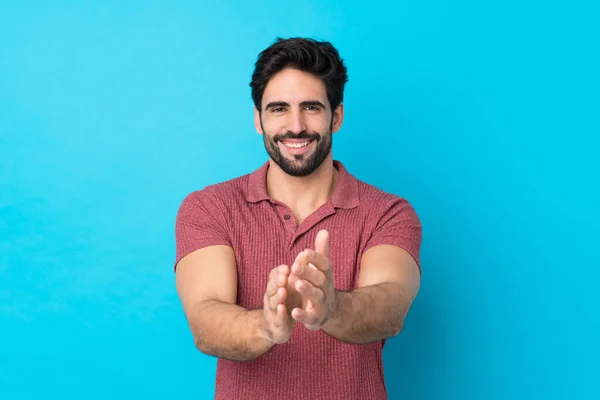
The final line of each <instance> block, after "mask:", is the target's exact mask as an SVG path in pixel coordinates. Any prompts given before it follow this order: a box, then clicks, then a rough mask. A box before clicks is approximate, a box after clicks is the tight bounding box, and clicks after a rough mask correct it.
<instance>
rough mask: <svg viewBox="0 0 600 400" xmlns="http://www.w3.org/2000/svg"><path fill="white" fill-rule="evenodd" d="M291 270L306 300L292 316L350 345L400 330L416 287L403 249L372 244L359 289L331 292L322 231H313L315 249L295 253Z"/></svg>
mask: <svg viewBox="0 0 600 400" xmlns="http://www.w3.org/2000/svg"><path fill="white" fill-rule="evenodd" d="M310 264H312V266H314V267H312V268H311V266H310ZM292 273H293V276H292V278H291V280H292V281H294V284H295V286H296V289H297V290H298V292H300V293H301V294H302V295H303V296H304V297H305V298H307V299H308V302H307V303H306V306H303V307H302V308H295V309H293V310H292V316H293V317H294V319H295V320H296V321H298V322H301V323H303V324H305V326H306V327H307V328H308V329H322V330H323V331H324V332H326V333H327V334H328V335H330V336H332V337H335V338H337V339H339V340H341V341H343V342H345V343H350V344H363V343H371V342H374V341H377V340H381V339H386V338H389V337H392V336H395V335H397V334H398V333H400V331H401V330H402V326H403V324H404V319H405V317H406V315H407V313H408V310H409V308H410V306H411V304H412V302H413V300H414V298H415V297H416V295H417V292H418V290H419V286H420V269H419V266H418V265H417V263H416V261H415V260H414V259H413V258H412V256H411V255H409V253H408V252H406V251H405V250H403V249H401V248H400V247H397V246H394V245H377V246H373V247H371V248H370V249H369V250H367V251H366V252H365V254H364V255H363V258H362V260H361V272H360V276H359V283H358V288H357V289H355V290H353V291H351V292H343V291H338V290H336V289H335V288H334V283H333V273H332V271H331V267H330V265H329V246H328V234H327V233H326V232H324V231H323V232H319V234H318V235H317V239H316V250H315V251H313V250H305V251H303V252H301V253H300V254H299V255H298V257H297V258H296V262H295V263H294V265H293V266H292ZM296 277H297V278H296ZM296 279H297V280H296Z"/></svg>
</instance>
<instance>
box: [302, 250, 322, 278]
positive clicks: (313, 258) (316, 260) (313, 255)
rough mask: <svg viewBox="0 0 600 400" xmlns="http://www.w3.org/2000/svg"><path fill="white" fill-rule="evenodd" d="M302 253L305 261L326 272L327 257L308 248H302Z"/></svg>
mask: <svg viewBox="0 0 600 400" xmlns="http://www.w3.org/2000/svg"><path fill="white" fill-rule="evenodd" d="M302 253H303V254H304V255H303V256H304V257H305V259H306V261H307V263H311V264H313V265H314V266H315V267H317V269H319V270H320V271H323V272H325V273H327V270H328V269H329V259H328V258H327V257H325V256H324V255H322V254H321V253H317V252H316V251H314V250H310V249H308V250H304V251H303V252H302Z"/></svg>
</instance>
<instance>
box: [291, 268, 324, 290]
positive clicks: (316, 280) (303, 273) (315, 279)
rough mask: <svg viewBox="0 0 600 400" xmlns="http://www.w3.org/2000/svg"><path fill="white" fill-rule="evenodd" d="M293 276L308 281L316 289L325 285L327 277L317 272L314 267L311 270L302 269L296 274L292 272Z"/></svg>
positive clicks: (321, 272)
mask: <svg viewBox="0 0 600 400" xmlns="http://www.w3.org/2000/svg"><path fill="white" fill-rule="evenodd" d="M294 274H295V275H296V276H297V277H298V278H300V279H304V280H305V281H308V282H309V283H310V284H311V285H313V286H316V287H318V288H323V287H324V286H325V284H326V283H327V276H326V275H325V273H324V272H323V271H320V270H318V269H317V268H316V267H313V268H310V267H309V268H306V267H304V268H302V269H298V272H296V271H294Z"/></svg>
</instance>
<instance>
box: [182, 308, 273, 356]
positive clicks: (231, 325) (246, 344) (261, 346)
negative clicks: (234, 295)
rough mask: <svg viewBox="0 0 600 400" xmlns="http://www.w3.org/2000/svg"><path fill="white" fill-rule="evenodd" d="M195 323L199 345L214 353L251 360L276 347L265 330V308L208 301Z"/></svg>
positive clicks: (194, 328) (193, 327) (203, 350)
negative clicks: (263, 312)
mask: <svg viewBox="0 0 600 400" xmlns="http://www.w3.org/2000/svg"><path fill="white" fill-rule="evenodd" d="M191 322H192V323H191V325H192V332H193V334H194V342H195V344H196V347H197V348H198V350H200V351H201V352H202V353H205V354H208V355H211V356H215V357H219V358H223V359H228V360H234V361H248V360H253V359H255V358H257V357H259V356H261V355H262V354H264V353H266V352H267V351H269V350H270V349H271V348H272V347H273V344H272V343H271V342H269V341H268V340H267V338H266V337H265V335H264V331H263V329H262V310H251V311H249V310H247V309H245V308H243V307H240V306H238V305H235V304H230V303H223V302H220V301H216V300H207V301H204V302H203V303H202V304H201V305H200V306H199V307H198V309H197V312H196V313H195V315H194V317H193V321H191Z"/></svg>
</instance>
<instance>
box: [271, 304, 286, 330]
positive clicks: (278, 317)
mask: <svg viewBox="0 0 600 400" xmlns="http://www.w3.org/2000/svg"><path fill="white" fill-rule="evenodd" d="M286 319H287V313H286V310H285V304H278V305H277V311H276V314H275V321H273V322H274V324H275V326H276V327H278V328H280V327H282V326H285V323H286Z"/></svg>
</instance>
